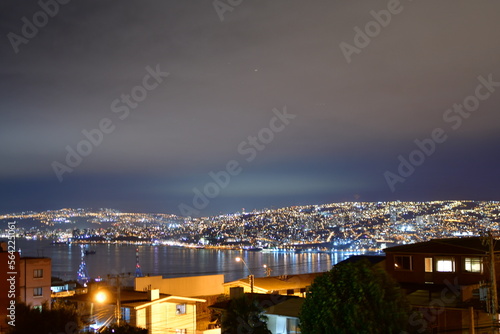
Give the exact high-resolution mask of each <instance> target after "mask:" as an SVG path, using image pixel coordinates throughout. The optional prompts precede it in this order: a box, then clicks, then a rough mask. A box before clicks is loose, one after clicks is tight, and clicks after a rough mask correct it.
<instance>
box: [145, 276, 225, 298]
mask: <svg viewBox="0 0 500 334" xmlns="http://www.w3.org/2000/svg"><path fill="white" fill-rule="evenodd" d="M223 284H224V275H207V276H191V277H179V278H162V277H161V276H150V277H136V278H135V290H136V291H146V290H150V289H160V293H164V294H168V295H175V296H183V297H197V296H211V295H219V294H222V293H224V287H223Z"/></svg>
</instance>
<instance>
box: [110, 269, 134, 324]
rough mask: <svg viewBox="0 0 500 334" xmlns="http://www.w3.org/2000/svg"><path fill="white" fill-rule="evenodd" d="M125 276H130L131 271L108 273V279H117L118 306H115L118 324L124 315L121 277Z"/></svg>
mask: <svg viewBox="0 0 500 334" xmlns="http://www.w3.org/2000/svg"><path fill="white" fill-rule="evenodd" d="M124 277H130V273H128V274H117V275H108V279H114V280H116V306H115V316H116V324H117V325H118V326H120V320H121V317H122V309H121V307H122V305H121V279H122V278H124Z"/></svg>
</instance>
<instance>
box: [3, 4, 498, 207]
mask: <svg viewBox="0 0 500 334" xmlns="http://www.w3.org/2000/svg"><path fill="white" fill-rule="evenodd" d="M387 6H388V2H386V1H370V2H365V3H350V2H333V1H316V2H313V3H305V2H303V1H298V0H292V1H284V0H283V1H277V0H275V1H272V2H269V1H243V2H242V3H241V5H239V6H237V7H235V8H234V10H233V11H232V12H226V13H224V21H222V22H221V21H220V19H219V16H218V15H217V12H216V11H215V9H214V8H213V6H212V2H211V1H206V2H199V1H182V2H162V3H158V2H155V1H142V2H140V3H138V2H133V1H121V2H119V3H118V2H112V1H85V2H81V1H71V2H69V3H68V4H66V5H61V6H60V8H59V12H58V13H57V15H55V17H53V18H50V19H49V20H48V23H47V24H46V25H45V26H44V27H42V28H40V29H39V31H38V34H37V35H36V36H35V37H33V38H31V39H30V40H29V42H28V43H27V44H20V45H19V52H18V53H17V54H16V53H15V52H14V50H13V48H12V46H11V44H10V42H9V39H8V33H10V32H13V33H16V34H18V35H21V28H22V26H23V22H22V21H21V18H22V17H27V18H28V19H29V20H32V17H33V14H35V13H37V12H38V11H40V6H39V4H38V2H37V1H24V2H23V4H22V5H19V4H18V3H16V2H14V1H7V2H5V3H4V4H2V5H1V7H2V8H1V9H2V10H1V14H0V16H1V17H0V22H2V23H1V26H0V27H1V34H2V35H3V36H4V38H3V40H2V48H1V49H0V57H1V58H2V62H1V63H0V89H1V94H2V98H1V99H0V109H1V114H0V154H1V157H2V160H1V161H2V163H1V164H0V172H1V175H2V177H1V178H0V185H3V186H2V189H3V190H2V198H1V199H0V200H1V204H0V208H1V210H2V211H4V212H8V211H12V210H18V209H30V208H47V209H48V208H55V207H61V206H113V207H118V208H121V209H124V210H136V211H138V210H148V211H162V212H173V213H179V211H178V205H179V204H180V203H185V202H189V201H191V200H192V191H193V188H194V187H198V188H200V189H201V188H203V186H204V185H205V184H206V183H207V182H210V177H209V172H211V171H218V170H222V169H224V168H225V166H226V164H227V162H228V161H230V160H236V161H238V162H240V163H241V167H242V172H241V173H240V174H239V175H237V176H234V177H233V178H232V179H231V183H230V184H229V186H228V187H227V188H225V189H223V190H222V191H221V193H220V194H219V195H218V196H217V197H216V198H214V199H212V200H211V201H210V204H209V205H207V207H206V208H203V210H201V211H202V213H207V214H208V213H214V212H220V211H232V210H237V209H239V208H241V207H245V208H253V207H263V206H267V207H271V206H279V205H287V204H307V203H313V202H329V201H337V200H354V199H356V198H359V199H360V200H375V201H376V200H390V199H420V200H433V199H443V198H445V197H446V198H452V197H453V198H467V199H479V198H481V199H498V191H496V190H495V189H498V187H499V186H500V181H499V178H497V177H495V175H496V174H497V172H498V167H497V166H498V162H499V159H498V157H497V156H496V154H495V153H494V152H496V151H498V143H499V139H500V138H499V135H498V134H497V133H498V130H497V129H498V124H499V121H500V116H499V113H498V106H499V102H500V91H495V92H494V93H492V94H491V96H490V97H489V98H488V99H487V100H485V101H481V103H480V106H479V108H478V110H477V111H474V112H473V113H472V114H471V115H470V116H469V117H468V118H466V119H463V123H462V124H461V125H460V127H458V128H457V129H456V130H454V129H452V128H451V127H450V126H451V124H450V123H449V122H448V123H447V122H445V120H444V119H443V115H444V114H445V112H446V110H447V109H448V108H451V107H452V106H453V104H454V103H462V102H463V101H464V99H465V98H466V97H467V96H469V95H471V94H474V92H475V89H476V87H477V86H478V84H479V81H478V77H479V76H483V77H485V78H486V77H487V76H488V75H491V76H492V77H493V78H494V80H495V81H500V73H499V70H498V68H499V67H498V62H499V59H500V46H499V45H498V43H497V42H496V41H497V40H498V31H500V22H499V21H498V18H497V13H498V10H499V9H500V8H499V7H500V5H499V4H498V2H496V1H484V2H481V3H480V4H476V3H472V2H469V1H465V0H464V1H451V0H450V1H440V2H439V3H435V2H430V1H428V2H426V1H418V2H417V1H401V5H400V6H401V7H400V8H401V12H400V13H399V14H397V15H392V17H391V21H390V23H389V24H388V25H387V27H382V28H381V31H380V33H379V34H378V35H377V36H374V37H373V38H371V41H370V42H369V44H368V45H367V46H366V47H364V48H361V49H360V52H359V53H358V54H352V55H351V58H352V59H351V60H352V61H351V62H350V63H348V62H347V61H346V58H345V56H344V54H343V53H342V51H341V48H340V47H339V44H340V43H341V42H345V43H349V44H351V45H354V37H355V30H354V28H355V27H360V28H361V29H364V27H365V25H366V24H367V23H368V22H370V21H373V20H374V17H373V14H371V13H370V12H371V11H376V12H379V11H380V10H385V9H387ZM158 64H159V66H160V68H161V70H162V71H166V72H169V73H170V74H169V76H168V77H166V78H165V79H164V81H163V82H162V83H161V84H160V85H159V86H158V87H157V88H155V89H153V90H151V91H148V95H147V98H145V99H144V101H142V102H140V103H139V105H138V106H137V107H136V108H135V109H132V108H130V114H129V115H128V117H126V118H125V119H123V120H121V119H120V118H119V116H120V113H114V112H113V110H112V107H111V105H112V103H113V101H115V100H116V99H120V98H121V96H122V94H130V93H131V91H132V90H133V89H134V87H136V86H138V85H139V86H140V85H142V84H143V78H144V76H145V75H146V74H147V73H148V71H147V69H146V67H148V66H150V67H151V68H155V67H156V66H157V65H158ZM499 88H500V87H499ZM499 90H500V89H499ZM284 106H286V107H287V110H288V111H289V112H290V113H292V114H294V115H297V117H296V118H295V119H294V120H293V121H292V122H290V124H289V125H287V126H286V128H285V129H284V130H283V131H282V132H279V133H275V136H274V139H273V140H272V142H271V143H269V144H268V145H266V147H265V149H263V150H262V151H259V152H258V155H257V156H256V157H255V159H253V160H252V161H251V162H248V161H246V160H245V158H246V157H245V156H244V155H242V154H241V153H240V152H238V146H239V145H240V144H241V143H242V142H244V141H247V140H248V136H255V135H257V134H258V133H259V131H261V130H262V129H263V128H265V127H268V126H269V122H270V120H271V118H272V117H273V115H274V114H273V111H272V110H273V108H277V109H280V110H281V109H282V108H283V107H284ZM104 118H109V119H110V120H111V122H112V124H113V126H114V130H113V131H112V132H111V133H109V134H106V135H105V136H104V137H103V140H102V143H101V144H100V145H98V146H97V147H94V148H93V149H92V153H91V154H90V155H89V156H87V157H84V159H83V162H82V163H81V164H79V165H78V166H77V167H76V168H74V171H73V172H71V173H66V174H65V175H64V181H63V182H62V183H59V181H58V180H57V177H56V175H55V173H54V172H53V170H52V165H51V164H52V163H53V161H59V162H61V163H64V159H65V157H66V154H67V152H66V147H67V146H68V145H69V146H70V147H72V148H76V146H77V145H78V143H79V142H80V141H82V140H83V139H85V137H84V135H83V134H82V130H89V131H90V130H92V129H94V128H97V127H98V126H99V122H101V120H102V119H104ZM435 128H443V129H444V130H445V132H446V135H447V136H448V137H447V140H446V142H444V143H442V144H439V145H437V148H436V151H435V153H433V154H432V155H431V156H429V157H426V160H425V162H424V163H423V164H422V165H421V166H418V167H417V168H416V169H415V171H414V173H412V175H411V176H409V177H408V178H406V181H405V182H404V183H398V184H397V187H396V191H395V192H394V193H393V192H391V191H390V190H389V187H388V185H387V184H386V181H385V178H384V172H385V171H387V170H389V171H392V172H396V171H397V168H398V164H399V161H398V156H399V155H402V156H405V157H407V156H408V155H409V154H411V152H412V151H413V150H415V148H416V146H415V143H414V140H415V139H420V140H423V139H425V138H428V137H429V136H430V135H431V133H432V131H433V129H435Z"/></svg>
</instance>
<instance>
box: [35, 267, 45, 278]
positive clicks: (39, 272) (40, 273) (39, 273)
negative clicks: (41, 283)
mask: <svg viewBox="0 0 500 334" xmlns="http://www.w3.org/2000/svg"><path fill="white" fill-rule="evenodd" d="M42 277H43V269H35V270H33V278H42Z"/></svg>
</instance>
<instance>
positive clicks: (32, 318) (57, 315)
mask: <svg viewBox="0 0 500 334" xmlns="http://www.w3.org/2000/svg"><path fill="white" fill-rule="evenodd" d="M81 327H82V323H81V321H80V316H79V315H78V312H77V311H76V308H75V307H74V306H73V305H71V304H67V303H65V302H63V301H60V302H56V303H54V305H52V309H50V310H49V308H48V305H47V304H43V305H42V307H41V309H40V308H33V307H31V306H30V305H26V304H24V303H18V304H17V305H16V325H15V326H12V327H10V329H9V332H8V333H9V334H26V333H37V334H58V333H65V334H77V333H79V331H80V329H81Z"/></svg>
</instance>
